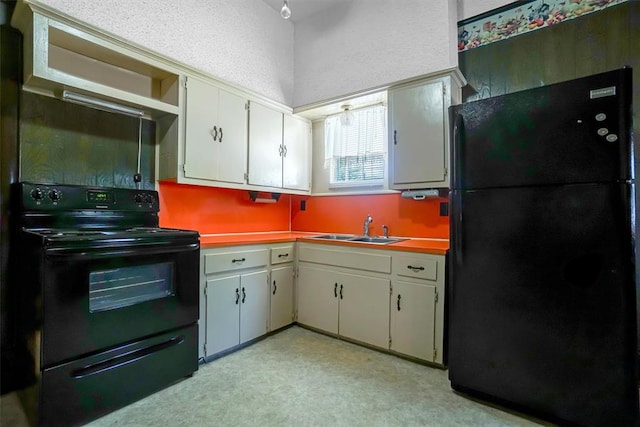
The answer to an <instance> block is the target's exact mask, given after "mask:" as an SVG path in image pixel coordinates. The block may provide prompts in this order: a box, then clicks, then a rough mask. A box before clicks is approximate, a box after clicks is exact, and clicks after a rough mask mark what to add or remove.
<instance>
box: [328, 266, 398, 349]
mask: <svg viewBox="0 0 640 427" xmlns="http://www.w3.org/2000/svg"><path fill="white" fill-rule="evenodd" d="M336 274H337V275H338V288H339V289H340V287H342V286H343V285H344V287H343V288H342V289H341V290H339V291H338V292H339V298H340V320H339V323H340V327H339V333H340V336H344V337H347V338H351V339H354V340H357V341H361V342H364V343H367V344H371V345H374V346H377V347H381V348H389V287H390V286H391V281H390V280H388V279H380V278H373V277H367V276H360V275H355V274H344V273H336Z"/></svg>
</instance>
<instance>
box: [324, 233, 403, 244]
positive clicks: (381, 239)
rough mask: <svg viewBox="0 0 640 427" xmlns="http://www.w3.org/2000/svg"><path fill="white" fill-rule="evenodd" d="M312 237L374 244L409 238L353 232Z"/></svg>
mask: <svg viewBox="0 0 640 427" xmlns="http://www.w3.org/2000/svg"><path fill="white" fill-rule="evenodd" d="M312 239H318V240H341V241H343V242H358V243H370V244H372V245H388V244H389V243H395V242H401V241H403V240H407V239H402V238H399V237H372V236H354V235H353V234H322V235H320V236H313V237H312Z"/></svg>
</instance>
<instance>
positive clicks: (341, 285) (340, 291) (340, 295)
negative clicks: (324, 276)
mask: <svg viewBox="0 0 640 427" xmlns="http://www.w3.org/2000/svg"><path fill="white" fill-rule="evenodd" d="M340 299H342V285H340Z"/></svg>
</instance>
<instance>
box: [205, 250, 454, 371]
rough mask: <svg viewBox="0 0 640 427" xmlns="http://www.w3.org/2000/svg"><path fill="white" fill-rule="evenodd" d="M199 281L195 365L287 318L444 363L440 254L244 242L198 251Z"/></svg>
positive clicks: (284, 323)
mask: <svg viewBox="0 0 640 427" xmlns="http://www.w3.org/2000/svg"><path fill="white" fill-rule="evenodd" d="M296 252H297V257H296V256H294V255H295V253H296ZM296 258H297V261H298V262H297V264H295V260H296ZM200 276H201V289H202V294H201V295H202V300H201V303H200V313H201V314H200V343H201V345H200V358H205V359H207V358H213V357H214V356H216V355H217V354H222V353H223V352H225V351H228V350H232V349H234V348H235V347H238V346H240V345H241V344H243V343H246V342H248V341H251V340H254V339H256V338H258V337H260V336H263V335H266V334H267V333H268V332H270V331H276V330H278V329H281V328H283V327H285V326H287V325H289V324H291V323H293V322H294V321H297V322H298V323H299V324H301V325H304V326H308V327H310V328H313V329H316V330H319V331H324V332H326V333H329V334H331V335H334V336H337V337H340V338H345V339H348V340H350V341H353V342H357V343H361V344H366V345H368V346H372V347H375V348H378V349H381V350H385V351H388V352H391V353H394V354H398V355H403V356H408V357H411V358H415V359H419V360H422V361H426V362H430V363H433V364H437V365H440V366H444V365H445V362H446V358H445V355H444V318H445V316H444V305H445V301H444V286H445V256H444V255H432V254H423V253H413V252H404V251H396V250H385V249H384V248H380V249H378V248H371V249H370V248H353V247H349V248H347V247H341V246H338V245H326V244H321V243H317V244H316V243H308V242H299V243H297V244H294V243H286V244H258V245H244V246H233V247H222V248H211V249H202V250H201V275H200ZM294 314H295V316H294Z"/></svg>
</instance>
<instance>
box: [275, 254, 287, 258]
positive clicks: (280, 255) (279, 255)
mask: <svg viewBox="0 0 640 427" xmlns="http://www.w3.org/2000/svg"><path fill="white" fill-rule="evenodd" d="M288 256H289V254H278V258H286V257H288Z"/></svg>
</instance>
